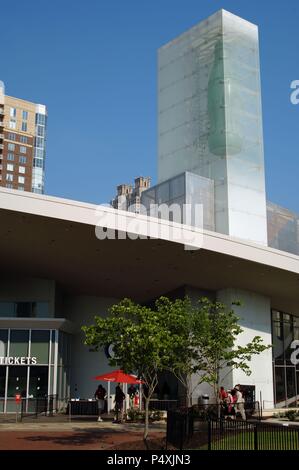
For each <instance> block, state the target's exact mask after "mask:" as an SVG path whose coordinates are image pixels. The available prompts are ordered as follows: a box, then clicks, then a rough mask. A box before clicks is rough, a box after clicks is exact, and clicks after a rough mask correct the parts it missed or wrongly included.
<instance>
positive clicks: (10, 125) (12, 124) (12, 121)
mask: <svg viewBox="0 0 299 470" xmlns="http://www.w3.org/2000/svg"><path fill="white" fill-rule="evenodd" d="M9 128H10V129H15V128H16V121H14V120H13V119H10V121H9Z"/></svg>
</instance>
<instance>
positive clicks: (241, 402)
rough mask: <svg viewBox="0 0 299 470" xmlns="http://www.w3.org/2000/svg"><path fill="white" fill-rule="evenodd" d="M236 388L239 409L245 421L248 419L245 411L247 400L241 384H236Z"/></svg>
mask: <svg viewBox="0 0 299 470" xmlns="http://www.w3.org/2000/svg"><path fill="white" fill-rule="evenodd" d="M235 390H236V397H237V399H236V404H237V411H238V412H239V413H240V415H241V418H242V419H243V421H246V413H245V406H244V403H245V400H244V398H243V394H242V392H241V390H240V385H236V386H235Z"/></svg>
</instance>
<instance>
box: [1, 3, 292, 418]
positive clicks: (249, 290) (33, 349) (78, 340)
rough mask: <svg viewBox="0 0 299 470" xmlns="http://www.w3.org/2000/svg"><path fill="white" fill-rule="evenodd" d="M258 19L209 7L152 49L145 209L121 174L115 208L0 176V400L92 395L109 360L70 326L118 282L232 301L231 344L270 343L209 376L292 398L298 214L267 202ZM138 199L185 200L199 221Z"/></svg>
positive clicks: (95, 308)
mask: <svg viewBox="0 0 299 470" xmlns="http://www.w3.org/2000/svg"><path fill="white" fill-rule="evenodd" d="M257 34H258V32H257V28H256V26H254V25H251V24H250V23H248V22H246V21H245V20H242V19H240V18H237V17H235V16H234V15H231V14H230V13H227V12H224V11H223V10H221V11H220V12H218V13H216V14H215V15H213V16H212V17H211V18H209V19H208V20H205V21H204V22H202V23H200V24H199V25H197V26H195V27H194V28H192V29H191V30H189V31H187V32H186V33H184V34H183V35H181V36H180V37H179V38H177V39H175V40H174V41H172V42H171V43H169V44H168V45H166V46H163V47H162V48H161V49H160V51H159V162H158V172H159V173H158V184H157V185H156V186H154V187H146V186H147V185H149V181H148V180H147V179H141V178H140V179H137V184H136V187H135V192H136V197H138V198H139V199H138V203H139V202H140V198H141V203H142V204H143V205H144V207H145V212H143V211H141V213H138V212H140V211H139V210H138V211H137V210H134V211H128V210H127V209H128V205H129V204H128V202H130V203H131V202H132V203H133V204H134V202H133V201H135V202H136V200H137V199H136V198H135V196H134V190H133V188H132V187H131V186H130V185H121V186H119V187H118V196H124V198H123V199H122V201H123V205H122V206H121V205H120V203H119V199H118V198H116V200H115V202H113V206H114V207H105V206H95V205H92V204H85V203H81V202H78V201H70V200H65V199H60V198H54V197H50V196H44V195H40V194H26V195H25V194H20V193H18V192H17V191H15V190H14V189H11V188H8V189H7V188H1V189H0V222H1V223H0V236H1V245H0V254H1V265H2V279H1V284H0V412H9V411H10V410H12V409H13V405H12V402H13V400H14V395H15V394H16V393H21V394H22V395H23V397H24V398H30V397H32V396H33V397H35V396H40V395H44V394H48V395H51V394H58V396H59V399H60V401H61V403H63V401H64V398H65V397H74V398H78V397H81V398H91V397H93V394H94V389H95V383H94V381H93V380H92V378H93V377H94V376H95V375H99V374H101V373H104V372H106V371H109V370H110V367H109V363H108V358H107V356H106V353H105V350H104V349H103V350H101V351H99V352H92V351H90V350H89V349H88V348H87V347H86V346H84V343H83V339H84V337H83V333H82V331H81V327H82V325H84V324H90V323H92V322H93V319H94V316H96V315H106V314H107V310H108V309H109V307H110V306H111V305H113V304H114V303H115V302H117V301H118V300H120V299H122V298H124V297H130V298H132V299H133V300H134V301H136V302H140V303H143V304H151V303H152V302H153V301H154V300H155V299H156V298H157V297H159V296H161V295H167V296H169V297H171V298H180V297H183V296H185V295H188V296H189V297H190V298H191V299H192V300H196V299H198V298H199V297H201V296H203V295H204V296H208V297H209V298H210V299H212V300H219V301H221V302H224V303H225V304H226V305H228V306H230V305H231V304H232V303H233V302H235V301H236V300H238V301H240V302H241V305H240V306H238V307H236V308H235V307H234V308H235V309H236V311H237V314H238V316H239V317H240V324H241V326H242V328H243V333H242V334H241V335H240V337H239V338H238V344H246V343H247V342H248V341H251V340H252V339H253V338H254V337H255V336H256V335H259V336H261V337H262V339H263V341H264V342H265V343H266V344H269V345H270V344H272V345H273V348H272V349H269V350H267V351H264V352H263V353H262V354H260V355H258V356H255V357H254V358H253V361H252V363H251V369H252V374H251V375H250V376H247V375H245V374H244V373H242V372H241V371H238V370H234V371H230V373H229V374H228V375H226V376H225V377H223V378H222V385H224V386H225V387H227V388H230V387H232V386H234V385H235V384H237V383H240V384H242V385H244V386H251V387H253V389H254V391H255V398H256V399H257V400H260V402H261V404H262V406H263V407H264V408H274V407H285V406H289V405H294V404H298V402H299V365H298V364H296V363H294V362H293V361H292V352H293V344H294V343H293V342H294V341H295V340H299V289H298V282H299V249H298V246H299V237H298V233H299V231H298V217H297V216H296V215H295V214H292V213H290V212H289V211H286V210H285V209H282V208H279V207H278V206H276V205H273V204H270V203H268V204H266V198H265V182H264V156H263V136H262V121H261V104H260V101H261V97H260V85H259V79H260V78H259V64H258V36H257ZM238 104H239V105H238ZM145 182H147V184H146V185H145V184H144V183H145ZM151 204H154V205H157V204H158V205H160V204H164V205H165V207H166V208H167V207H170V206H171V205H172V204H177V206H179V207H184V205H186V204H190V205H191V206H192V205H195V204H199V205H201V206H202V207H203V212H202V219H201V224H197V223H195V222H194V221H193V219H192V218H191V219H189V220H187V221H186V220H185V219H181V218H180V219H175V218H173V217H171V218H170V217H164V216H160V215H159V213H154V214H152V213H151V212H150V206H151ZM267 212H268V216H267ZM182 222H183V223H182ZM270 245H271V246H270ZM193 379H194V380H196V378H193ZM161 380H162V379H161ZM167 380H168V388H169V389H170V392H169V395H170V397H171V398H172V399H178V398H179V397H180V394H181V393H182V391H181V389H180V387H179V385H178V383H177V382H176V381H174V380H173V379H170V378H169V377H168V378H167ZM160 388H161V389H163V383H162V384H161V387H160ZM210 392H211V390H210V388H209V386H208V385H207V384H202V385H201V386H200V387H198V388H197V389H196V390H195V392H194V395H193V401H194V403H196V402H197V401H198V399H199V397H200V396H201V395H202V394H203V393H208V394H210ZM28 406H29V402H28Z"/></svg>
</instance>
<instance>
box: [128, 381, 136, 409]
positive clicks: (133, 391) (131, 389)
mask: <svg viewBox="0 0 299 470" xmlns="http://www.w3.org/2000/svg"><path fill="white" fill-rule="evenodd" d="M128 395H129V399H130V408H133V405H134V398H135V395H136V388H135V387H134V385H133V384H131V385H130V387H129V388H128Z"/></svg>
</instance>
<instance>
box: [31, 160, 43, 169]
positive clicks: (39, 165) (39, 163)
mask: <svg viewBox="0 0 299 470" xmlns="http://www.w3.org/2000/svg"><path fill="white" fill-rule="evenodd" d="M33 166H34V167H35V168H43V166H44V161H43V160H41V159H40V158H34V159H33Z"/></svg>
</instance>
